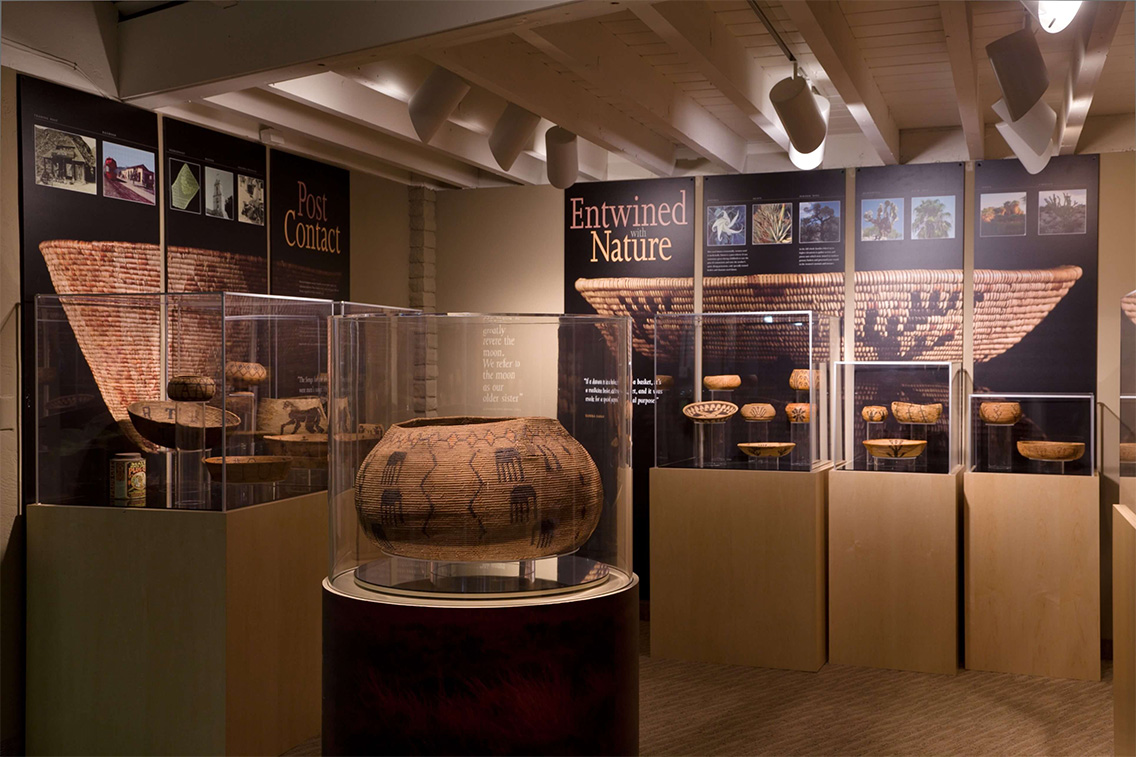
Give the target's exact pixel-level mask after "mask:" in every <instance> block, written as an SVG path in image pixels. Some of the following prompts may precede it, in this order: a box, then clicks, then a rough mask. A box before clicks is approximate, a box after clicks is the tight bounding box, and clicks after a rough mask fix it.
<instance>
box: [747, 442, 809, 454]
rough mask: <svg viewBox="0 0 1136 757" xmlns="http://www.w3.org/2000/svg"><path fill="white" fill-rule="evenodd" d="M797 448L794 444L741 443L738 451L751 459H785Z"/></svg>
mask: <svg viewBox="0 0 1136 757" xmlns="http://www.w3.org/2000/svg"><path fill="white" fill-rule="evenodd" d="M796 446H797V445H796V444H794V443H793V442H741V443H739V444H738V449H740V450H741V451H742V452H744V453H745V454H746V455H747V456H749V457H784V456H785V455H787V454H789V453H790V452H792V451H793V448H794V447H796Z"/></svg>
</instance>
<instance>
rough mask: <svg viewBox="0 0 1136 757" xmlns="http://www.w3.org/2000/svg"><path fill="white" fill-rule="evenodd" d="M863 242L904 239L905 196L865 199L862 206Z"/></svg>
mask: <svg viewBox="0 0 1136 757" xmlns="http://www.w3.org/2000/svg"><path fill="white" fill-rule="evenodd" d="M860 208H861V210H862V211H863V217H862V218H861V222H860V241H861V242H895V241H899V240H901V239H903V198H902V197H892V198H888V199H879V200H863V201H862V203H861V206H860Z"/></svg>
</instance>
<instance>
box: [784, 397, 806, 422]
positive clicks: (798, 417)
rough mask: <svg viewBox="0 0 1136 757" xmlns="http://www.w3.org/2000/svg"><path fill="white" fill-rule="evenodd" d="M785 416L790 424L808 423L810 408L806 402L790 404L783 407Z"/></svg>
mask: <svg viewBox="0 0 1136 757" xmlns="http://www.w3.org/2000/svg"><path fill="white" fill-rule="evenodd" d="M785 415H786V416H788V418H789V422H790V423H808V422H809V419H810V418H811V417H812V407H811V406H810V405H809V403H807V402H790V403H789V404H788V405H786V406H785Z"/></svg>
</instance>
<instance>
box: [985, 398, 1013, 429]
mask: <svg viewBox="0 0 1136 757" xmlns="http://www.w3.org/2000/svg"><path fill="white" fill-rule="evenodd" d="M978 417H979V418H981V419H982V420H984V421H985V422H986V423H988V424H990V425H991V426H1012V425H1014V424H1015V423H1017V422H1018V421H1020V420H1021V419H1022V406H1021V405H1019V404H1018V403H1017V402H983V403H982V404H981V405H979V406H978Z"/></svg>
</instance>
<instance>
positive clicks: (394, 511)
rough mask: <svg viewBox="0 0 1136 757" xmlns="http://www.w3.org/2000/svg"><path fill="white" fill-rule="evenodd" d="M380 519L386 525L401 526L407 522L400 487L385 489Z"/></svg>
mask: <svg viewBox="0 0 1136 757" xmlns="http://www.w3.org/2000/svg"><path fill="white" fill-rule="evenodd" d="M379 519H380V521H381V522H382V524H383V525H384V526H401V525H402V524H403V523H405V522H406V516H405V514H404V513H403V512H402V492H401V491H400V490H398V489H383V499H382V504H381V505H380V506H379Z"/></svg>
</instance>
